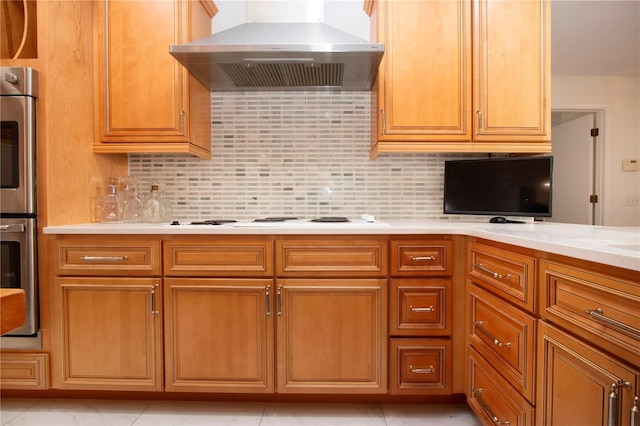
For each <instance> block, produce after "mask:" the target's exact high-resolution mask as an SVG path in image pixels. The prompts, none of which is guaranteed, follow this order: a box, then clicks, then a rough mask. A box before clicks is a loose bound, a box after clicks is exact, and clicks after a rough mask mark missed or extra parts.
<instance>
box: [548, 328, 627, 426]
mask: <svg viewBox="0 0 640 426" xmlns="http://www.w3.org/2000/svg"><path fill="white" fill-rule="evenodd" d="M539 324H540V325H539V341H538V348H539V349H538V367H539V368H538V380H537V383H538V391H537V401H536V402H537V408H538V412H539V414H538V425H540V426H542V425H549V426H551V425H562V424H579V425H593V426H596V425H597V426H605V425H608V424H609V421H608V419H609V416H610V415H612V414H613V413H612V412H610V410H609V407H610V405H609V404H610V400H609V395H610V393H611V390H612V385H613V384H616V386H617V387H618V389H617V390H616V394H617V397H618V398H617V402H616V404H615V407H616V410H617V415H614V416H613V417H615V418H616V420H615V422H614V424H616V425H622V426H628V425H629V417H630V413H631V406H632V400H633V397H634V395H637V393H638V391H637V386H638V377H639V375H640V371H639V370H638V367H635V368H633V367H630V366H627V365H625V364H623V363H621V362H619V361H617V360H615V359H613V358H611V357H609V356H607V355H605V354H604V353H602V352H600V351H598V350H596V349H594V348H592V347H590V346H588V345H587V344H585V343H583V342H581V341H579V340H578V339H576V338H574V337H572V336H570V335H568V334H566V333H564V332H562V331H560V330H559V329H556V328H554V327H552V326H550V325H548V324H546V323H545V322H542V321H541V322H540V323H539Z"/></svg>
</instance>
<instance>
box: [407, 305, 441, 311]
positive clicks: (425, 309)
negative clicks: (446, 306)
mask: <svg viewBox="0 0 640 426" xmlns="http://www.w3.org/2000/svg"><path fill="white" fill-rule="evenodd" d="M409 308H410V309H411V310H412V311H413V312H433V311H435V310H436V308H434V307H433V306H428V307H426V308H414V307H413V305H409Z"/></svg>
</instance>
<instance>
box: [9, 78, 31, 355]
mask: <svg viewBox="0 0 640 426" xmlns="http://www.w3.org/2000/svg"><path fill="white" fill-rule="evenodd" d="M37 98H38V73H37V72H36V71H34V70H33V69H31V68H25V67H20V68H18V67H0V122H1V140H0V175H1V183H2V185H1V188H0V243H1V253H0V261H1V265H0V277H1V279H2V288H18V289H22V290H24V291H25V295H26V301H27V306H26V310H27V315H26V321H25V324H24V325H23V326H22V327H19V328H17V329H15V330H12V331H11V332H9V333H7V334H5V335H4V336H3V337H2V338H1V339H2V340H1V341H0V346H1V347H3V348H7V347H12V348H15V347H28V348H31V347H33V346H34V345H36V346H37V345H38V342H39V324H38V271H37V221H38V214H37V213H38V209H37V179H36V176H37V166H36V139H37V133H36V132H37V129H36V125H37V110H36V104H37Z"/></svg>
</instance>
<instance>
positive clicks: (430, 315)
mask: <svg viewBox="0 0 640 426" xmlns="http://www.w3.org/2000/svg"><path fill="white" fill-rule="evenodd" d="M390 296H391V297H390V300H389V303H390V304H389V333H390V334H391V335H392V336H448V335H450V334H451V323H452V319H451V315H452V304H453V300H452V296H451V280H445V279H433V278H431V279H392V280H391V294H390Z"/></svg>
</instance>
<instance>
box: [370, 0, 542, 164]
mask: <svg viewBox="0 0 640 426" xmlns="http://www.w3.org/2000/svg"><path fill="white" fill-rule="evenodd" d="M365 6H366V5H365ZM365 10H367V9H365ZM369 10H370V11H371V15H372V18H374V21H373V23H372V24H373V25H375V27H376V28H375V30H374V31H373V33H374V34H375V37H376V38H377V42H378V43H383V44H384V45H385V55H384V58H383V60H382V62H381V65H380V68H379V72H378V78H377V88H376V87H374V91H373V93H374V95H373V96H374V97H376V99H373V100H372V102H373V103H374V105H377V106H376V110H377V114H376V118H377V120H375V123H376V124H375V125H374V127H375V128H374V129H372V135H375V136H372V137H373V138H374V139H372V143H371V157H376V156H377V155H378V154H380V153H383V152H508V153H512V152H513V153H516V152H519V153H543V152H550V151H551V144H550V142H549V141H550V117H551V108H550V101H549V98H550V84H549V83H550V82H549V77H550V70H551V66H550V59H549V58H550V55H549V54H550V49H549V37H550V21H549V10H550V1H548V0H532V1H528V0H527V1H491V0H473V1H468V0H459V1H436V0H427V1H424V0H419V1H418V0H411V1H398V0H380V1H377V2H374V4H373V5H372V6H371V7H370V8H369Z"/></svg>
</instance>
